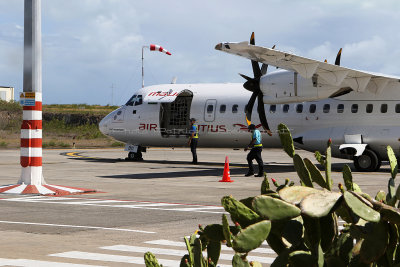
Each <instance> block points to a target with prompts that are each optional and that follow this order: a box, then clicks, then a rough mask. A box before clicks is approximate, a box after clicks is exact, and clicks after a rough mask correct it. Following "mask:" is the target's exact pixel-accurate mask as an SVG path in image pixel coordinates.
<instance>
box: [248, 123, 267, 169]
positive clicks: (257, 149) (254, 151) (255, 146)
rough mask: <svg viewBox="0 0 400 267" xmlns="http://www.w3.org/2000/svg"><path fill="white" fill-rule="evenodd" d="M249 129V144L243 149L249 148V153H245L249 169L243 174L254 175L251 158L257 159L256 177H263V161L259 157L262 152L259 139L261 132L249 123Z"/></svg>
mask: <svg viewBox="0 0 400 267" xmlns="http://www.w3.org/2000/svg"><path fill="white" fill-rule="evenodd" d="M248 129H249V131H250V132H251V133H252V136H251V142H250V144H249V145H248V146H247V147H246V148H245V149H244V151H247V150H249V149H250V148H251V150H250V152H249V154H247V162H248V164H249V171H248V172H247V174H246V175H245V176H246V177H247V176H252V175H254V166H253V159H255V160H256V161H257V164H258V174H257V175H256V177H263V176H264V162H263V160H262V158H261V152H262V140H261V132H260V131H259V130H257V129H256V126H255V125H254V124H250V125H249V127H248Z"/></svg>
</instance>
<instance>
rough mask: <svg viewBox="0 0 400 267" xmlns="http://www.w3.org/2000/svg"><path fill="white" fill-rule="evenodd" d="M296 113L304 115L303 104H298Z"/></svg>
mask: <svg viewBox="0 0 400 267" xmlns="http://www.w3.org/2000/svg"><path fill="white" fill-rule="evenodd" d="M296 112H297V113H302V112H303V104H298V105H297V106H296Z"/></svg>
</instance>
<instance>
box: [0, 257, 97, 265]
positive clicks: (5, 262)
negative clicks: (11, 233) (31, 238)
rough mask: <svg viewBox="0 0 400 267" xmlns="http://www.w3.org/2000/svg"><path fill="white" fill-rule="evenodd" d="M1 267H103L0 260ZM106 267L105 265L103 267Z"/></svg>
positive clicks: (23, 260) (52, 262)
mask: <svg viewBox="0 0 400 267" xmlns="http://www.w3.org/2000/svg"><path fill="white" fill-rule="evenodd" d="M0 266H18V267H32V266H35V267H54V266H58V267H101V266H99V265H86V264H74V263H62V262H54V261H37V260H26V259H2V258H0ZM102 266H104V265H102Z"/></svg>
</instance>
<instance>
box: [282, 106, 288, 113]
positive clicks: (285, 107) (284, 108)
mask: <svg viewBox="0 0 400 267" xmlns="http://www.w3.org/2000/svg"><path fill="white" fill-rule="evenodd" d="M288 112H289V105H288V104H285V105H283V113H288Z"/></svg>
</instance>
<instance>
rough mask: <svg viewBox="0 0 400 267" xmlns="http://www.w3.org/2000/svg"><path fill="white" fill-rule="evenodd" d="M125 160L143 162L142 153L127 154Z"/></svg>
mask: <svg viewBox="0 0 400 267" xmlns="http://www.w3.org/2000/svg"><path fill="white" fill-rule="evenodd" d="M126 160H129V161H142V160H143V155H142V152H137V153H134V152H129V153H128V157H127V158H126Z"/></svg>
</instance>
